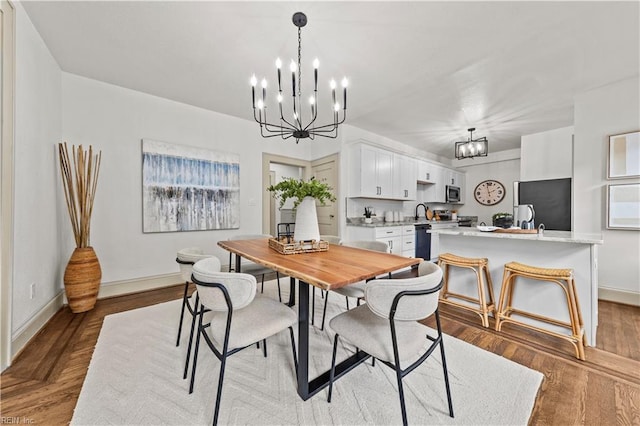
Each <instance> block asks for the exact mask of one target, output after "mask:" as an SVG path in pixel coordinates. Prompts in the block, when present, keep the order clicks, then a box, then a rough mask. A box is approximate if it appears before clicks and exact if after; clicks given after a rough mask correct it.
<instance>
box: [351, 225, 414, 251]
mask: <svg viewBox="0 0 640 426" xmlns="http://www.w3.org/2000/svg"><path fill="white" fill-rule="evenodd" d="M347 239H348V240H352V241H355V240H376V241H383V242H385V243H386V244H387V245H388V246H389V250H390V251H391V253H393V254H397V255H400V256H405V257H414V256H415V228H414V226H413V225H391V226H378V227H364V226H348V227H347Z"/></svg>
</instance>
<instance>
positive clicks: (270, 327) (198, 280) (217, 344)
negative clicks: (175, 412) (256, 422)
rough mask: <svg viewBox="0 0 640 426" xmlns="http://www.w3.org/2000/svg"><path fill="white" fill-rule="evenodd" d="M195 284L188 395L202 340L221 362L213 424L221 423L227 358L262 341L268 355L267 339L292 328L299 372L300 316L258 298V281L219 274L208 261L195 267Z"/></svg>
mask: <svg viewBox="0 0 640 426" xmlns="http://www.w3.org/2000/svg"><path fill="white" fill-rule="evenodd" d="M191 279H192V281H193V282H194V284H195V285H196V288H197V290H198V297H199V302H200V305H201V308H200V309H199V310H198V311H197V312H198V335H197V338H196V342H195V349H194V353H193V367H192V370H191V383H190V385H189V393H192V392H193V388H194V381H195V374H196V367H197V362H198V350H199V347H200V340H201V339H204V341H205V343H206V344H207V346H208V347H209V348H210V349H211V351H212V352H213V353H214V355H215V356H216V357H217V358H218V359H219V360H220V374H219V378H218V391H217V394H216V402H215V408H214V414H213V424H214V425H215V424H217V422H218V414H219V412H220V400H221V396H222V383H223V380H224V374H225V365H226V361H227V358H228V357H229V356H231V355H233V354H235V353H237V352H239V351H241V350H242V349H245V348H246V347H248V346H251V345H253V344H254V343H258V342H260V341H262V343H263V351H264V356H265V357H266V356H267V341H266V339H267V337H270V336H273V335H275V334H277V333H279V332H281V331H284V330H285V329H287V328H288V329H289V336H290V338H291V347H292V351H293V363H294V366H295V371H296V374H297V371H298V360H297V356H296V346H295V340H294V336H293V326H294V325H295V324H297V323H298V315H297V314H296V312H295V311H294V310H293V309H291V308H290V307H288V306H286V305H285V304H283V303H279V302H277V301H275V300H273V299H271V298H268V297H265V296H262V295H256V278H255V277H254V276H253V275H249V274H245V273H231V272H219V271H218V265H217V264H216V263H215V262H214V261H212V260H211V259H205V260H201V261H199V262H197V263H196V264H195V265H193V275H192V278H191Z"/></svg>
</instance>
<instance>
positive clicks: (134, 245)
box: [62, 73, 309, 286]
mask: <svg viewBox="0 0 640 426" xmlns="http://www.w3.org/2000/svg"><path fill="white" fill-rule="evenodd" d="M62 89H63V93H64V96H63V102H62V111H63V116H62V122H63V134H64V137H65V139H66V140H68V141H69V142H70V143H75V144H80V143H82V144H85V145H89V144H92V145H93V146H94V149H101V150H102V168H101V171H100V178H99V182H98V189H97V193H96V200H95V206H94V217H93V219H92V230H91V243H92V245H93V246H94V247H95V250H96V253H97V255H98V257H99V259H100V263H101V265H102V281H103V286H104V285H108V284H109V283H110V282H113V281H120V280H129V279H135V278H139V277H149V276H154V275H161V274H167V273H173V272H176V271H177V270H178V268H177V265H176V263H175V256H176V251H177V250H179V249H180V248H183V247H191V246H200V247H202V248H204V249H205V250H206V251H207V252H212V253H214V254H216V255H217V256H218V257H219V258H220V260H221V262H222V263H223V264H226V263H227V262H228V257H227V253H226V252H225V251H223V250H222V249H219V248H218V247H217V245H216V244H217V242H218V241H219V240H224V239H227V238H228V237H229V236H231V235H233V234H239V233H241V234H254V233H262V203H261V200H262V195H263V191H264V190H265V189H266V188H264V187H263V185H262V178H261V176H262V153H263V152H269V153H272V154H277V155H286V156H289V157H294V158H302V159H305V160H308V159H309V158H308V157H309V144H306V143H302V142H301V143H300V144H298V145H296V144H294V143H291V142H290V141H287V142H283V141H281V140H274V139H268V140H267V139H263V138H262V137H261V136H260V132H259V131H258V128H257V124H255V123H253V122H251V121H248V120H242V119H239V118H235V117H230V116H227V115H223V114H219V113H215V112H211V111H207V110H204V109H200V108H196V107H193V106H189V105H185V104H181V103H178V102H173V101H170V100H167V99H163V98H158V97H155V96H151V95H147V94H144V93H140V92H135V91H133V90H128V89H124V88H121V87H117V86H113V85H110V84H106V83H102V82H98V81H95V80H90V79H87V78H84V77H79V76H76V75H73V74H68V73H63V74H62ZM247 114H249V112H247ZM143 138H150V139H154V140H159V141H165V142H171V143H177V144H182V145H189V146H196V147H201V148H208V149H212V150H215V151H223V152H230V153H235V154H238V155H239V156H240V203H241V210H240V229H234V230H220V231H195V232H177V233H159V234H143V233H142V213H141V206H142V200H141V198H142V189H141V174H142V173H141V164H142V160H141V142H140V141H141V139H143ZM67 228H68V227H67ZM64 231H65V234H64V235H68V236H69V237H68V238H69V240H70V239H71V234H70V229H65V230H64ZM69 250H70V248H69Z"/></svg>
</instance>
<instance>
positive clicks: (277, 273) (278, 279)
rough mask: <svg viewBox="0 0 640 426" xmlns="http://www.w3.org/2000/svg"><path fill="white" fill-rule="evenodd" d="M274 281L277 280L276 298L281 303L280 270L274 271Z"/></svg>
mask: <svg viewBox="0 0 640 426" xmlns="http://www.w3.org/2000/svg"><path fill="white" fill-rule="evenodd" d="M276 281H278V300H279V301H280V303H282V293H281V292H280V272H278V271H276Z"/></svg>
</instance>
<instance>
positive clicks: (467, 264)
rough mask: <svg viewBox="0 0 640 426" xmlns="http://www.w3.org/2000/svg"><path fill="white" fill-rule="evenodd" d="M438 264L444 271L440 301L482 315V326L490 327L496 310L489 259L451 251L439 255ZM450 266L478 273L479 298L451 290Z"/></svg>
mask: <svg viewBox="0 0 640 426" xmlns="http://www.w3.org/2000/svg"><path fill="white" fill-rule="evenodd" d="M438 265H439V266H440V267H441V268H442V270H443V272H444V285H443V287H442V291H441V292H440V301H441V302H442V303H446V304H449V305H453V306H457V307H459V308H463V309H467V310H469V311H472V312H475V313H476V314H478V315H480V318H482V326H483V327H489V313H490V312H495V305H494V298H493V283H492V282H491V274H490V273H489V261H488V260H487V259H485V258H470V257H461V256H456V255H455V254H451V253H444V254H441V255H440V256H439V259H438ZM449 266H457V267H459V268H468V269H471V270H472V271H473V272H474V273H475V274H476V280H477V283H478V299H475V298H473V297H470V296H466V295H464V294H458V293H453V292H451V291H449ZM483 273H484V278H485V279H486V284H487V289H488V290H489V303H487V295H486V293H485V290H484V287H485V283H484V280H483ZM449 297H453V298H455V299H461V300H465V301H467V302H471V303H476V304H478V307H477V308H476V307H474V306H469V305H467V304H465V303H461V302H458V301H455V300H450V299H449Z"/></svg>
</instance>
